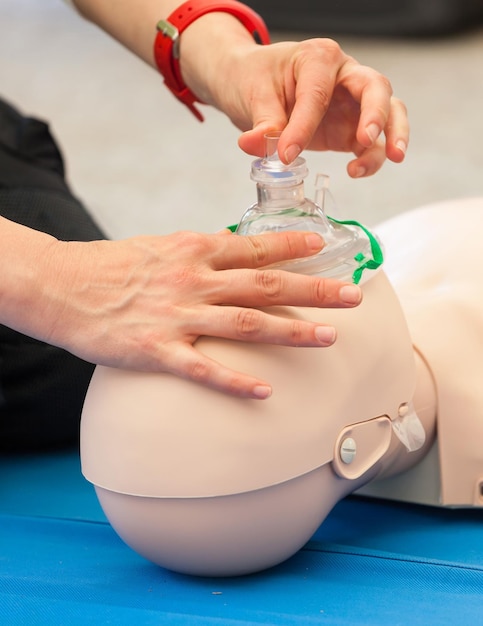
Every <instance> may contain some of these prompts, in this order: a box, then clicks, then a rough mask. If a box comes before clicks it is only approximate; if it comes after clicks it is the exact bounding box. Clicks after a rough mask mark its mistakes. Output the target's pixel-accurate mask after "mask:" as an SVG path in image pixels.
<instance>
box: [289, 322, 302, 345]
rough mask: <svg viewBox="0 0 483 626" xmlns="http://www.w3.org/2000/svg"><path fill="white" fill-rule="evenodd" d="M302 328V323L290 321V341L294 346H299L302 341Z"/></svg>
mask: <svg viewBox="0 0 483 626" xmlns="http://www.w3.org/2000/svg"><path fill="white" fill-rule="evenodd" d="M303 331H304V329H303V326H302V324H301V323H300V322H299V321H297V320H295V321H294V322H292V324H291V328H290V339H291V342H292V345H294V346H300V345H302V343H303V337H304V332H303Z"/></svg>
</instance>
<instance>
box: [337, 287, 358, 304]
mask: <svg viewBox="0 0 483 626" xmlns="http://www.w3.org/2000/svg"><path fill="white" fill-rule="evenodd" d="M339 298H340V299H341V300H342V302H344V304H359V302H360V301H361V300H362V291H361V289H360V287H357V285H344V286H343V287H341V289H340V291H339Z"/></svg>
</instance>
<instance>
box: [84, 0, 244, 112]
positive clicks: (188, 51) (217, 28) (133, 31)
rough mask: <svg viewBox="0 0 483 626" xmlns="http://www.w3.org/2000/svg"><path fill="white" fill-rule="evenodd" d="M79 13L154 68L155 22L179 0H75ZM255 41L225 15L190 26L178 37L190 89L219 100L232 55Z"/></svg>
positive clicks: (208, 100) (208, 17) (211, 15)
mask: <svg viewBox="0 0 483 626" xmlns="http://www.w3.org/2000/svg"><path fill="white" fill-rule="evenodd" d="M74 4H75V5H76V7H77V9H78V10H79V12H80V13H81V14H82V15H83V16H84V17H85V18H86V19H88V20H90V21H92V22H93V23H95V24H97V25H98V26H99V27H100V28H102V29H103V30H104V31H105V32H107V33H108V34H110V35H111V36H112V37H114V38H115V39H116V40H117V41H119V42H120V43H121V44H123V45H124V46H125V47H126V48H128V49H129V50H131V51H132V52H133V53H134V54H136V55H137V56H138V57H139V58H141V59H142V60H144V61H145V62H146V63H148V64H149V65H151V66H152V67H154V68H155V67H156V65H155V61H154V54H153V46H154V39H155V37H156V24H157V23H158V22H159V20H161V19H166V18H167V17H168V16H169V15H170V14H171V13H172V12H173V10H174V9H176V8H177V7H178V6H179V5H180V4H181V0H138V1H136V2H133V0H74ZM255 45H256V44H255V42H254V40H253V38H252V36H251V35H250V33H249V32H248V31H247V30H246V29H245V28H244V27H243V26H242V24H241V23H240V22H239V21H238V20H237V19H236V18H235V17H233V16H231V15H229V14H227V13H221V12H216V13H209V14H207V15H204V16H203V17H201V18H200V19H198V20H196V21H195V22H194V23H193V24H191V25H190V26H189V27H188V28H187V29H186V30H185V31H184V32H183V35H182V37H181V38H180V64H181V72H182V75H183V79H184V80H185V82H186V84H187V85H188V87H189V88H190V89H191V90H192V91H193V92H194V93H195V94H196V95H197V96H198V97H199V98H200V99H201V100H203V101H204V102H206V103H208V104H214V105H216V104H217V100H218V98H217V96H216V91H217V85H218V84H219V83H220V82H224V81H220V78H221V77H225V78H226V77H227V76H229V74H227V68H228V67H229V65H230V62H231V61H230V55H231V54H232V53H235V51H239V50H240V49H241V48H245V46H249V47H254V46H255Z"/></svg>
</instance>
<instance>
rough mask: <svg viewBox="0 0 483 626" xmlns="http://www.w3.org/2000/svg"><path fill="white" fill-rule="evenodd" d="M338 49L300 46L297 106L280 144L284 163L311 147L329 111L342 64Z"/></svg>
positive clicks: (327, 43)
mask: <svg viewBox="0 0 483 626" xmlns="http://www.w3.org/2000/svg"><path fill="white" fill-rule="evenodd" d="M343 56H344V55H343V53H342V51H341V49H340V47H339V45H338V44H337V43H336V42H335V41H332V40H330V39H323V40H321V39H313V40H308V41H305V42H301V45H300V50H299V53H298V55H297V60H296V63H295V67H294V79H295V81H296V82H295V92H294V104H293V109H292V111H291V113H290V118H289V121H288V124H287V126H286V127H285V129H284V130H283V132H282V134H281V136H280V140H279V143H278V147H279V155H280V158H281V160H282V161H283V162H284V163H287V164H288V163H290V162H292V161H293V160H294V159H295V158H296V157H297V156H298V155H299V153H300V152H302V150H304V149H305V148H306V147H307V146H308V145H309V143H310V141H311V139H312V137H313V135H314V134H315V131H316V130H317V128H318V127H319V125H320V123H321V121H322V119H323V118H324V116H325V114H326V112H327V109H328V108H329V105H330V102H331V99H332V94H333V91H334V87H335V84H336V79H337V74H338V72H339V69H340V67H341V64H342V62H343Z"/></svg>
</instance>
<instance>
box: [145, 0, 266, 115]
mask: <svg viewBox="0 0 483 626" xmlns="http://www.w3.org/2000/svg"><path fill="white" fill-rule="evenodd" d="M213 12H223V13H229V14H230V15H233V16H234V17H236V18H237V19H238V20H239V21H240V22H241V23H242V24H243V26H244V27H245V28H246V29H247V30H248V31H249V32H250V34H251V35H252V37H253V38H254V39H255V41H256V42H257V43H260V44H268V43H270V35H269V33H268V29H267V27H266V25H265V22H264V21H263V19H262V18H261V17H260V15H258V13H256V12H255V11H254V10H253V9H250V8H249V7H248V6H246V5H245V4H243V3H241V2H237V0H225V1H220V0H188V2H184V3H183V4H182V5H181V6H179V7H178V8H177V9H175V10H174V11H173V12H172V13H171V15H170V16H169V17H168V18H167V19H166V20H160V21H159V22H158V24H157V25H156V28H157V30H158V33H157V35H156V39H155V41H154V59H155V61H156V65H157V67H158V69H159V71H160V73H161V74H162V75H163V77H164V82H165V85H166V86H167V87H168V89H169V90H170V91H171V92H172V93H173V94H174V95H175V96H176V98H178V100H180V101H181V102H182V103H183V104H185V105H186V106H187V107H188V108H189V110H190V111H191V112H192V113H193V115H195V117H196V118H197V119H199V120H200V121H201V122H202V121H203V116H202V114H201V113H200V111H199V110H198V109H197V108H196V107H195V106H194V103H195V102H200V103H202V101H201V100H199V99H198V98H197V97H196V96H195V94H194V93H193V92H192V91H191V90H190V89H189V88H188V87H187V86H186V85H185V83H184V81H183V78H182V76H181V69H180V63H179V37H180V35H181V33H182V32H183V31H184V30H185V29H186V28H188V26H189V25H190V24H192V23H193V22H194V21H195V20H197V19H198V18H200V17H202V16H203V15H206V14H207V13H213Z"/></svg>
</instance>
